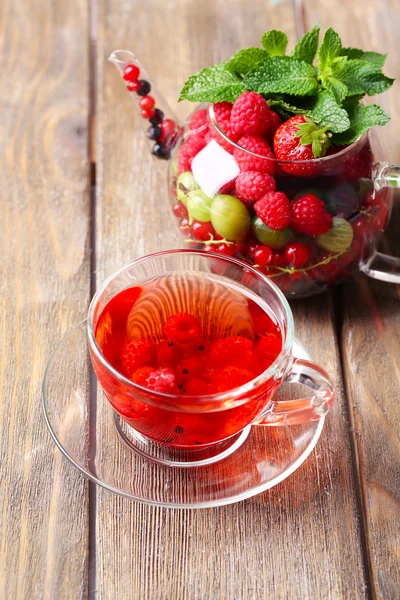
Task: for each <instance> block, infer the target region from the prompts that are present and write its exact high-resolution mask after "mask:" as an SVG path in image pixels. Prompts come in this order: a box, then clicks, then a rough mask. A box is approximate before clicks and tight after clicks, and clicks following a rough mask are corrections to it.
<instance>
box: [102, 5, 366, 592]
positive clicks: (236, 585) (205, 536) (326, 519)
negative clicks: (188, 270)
mask: <svg viewBox="0 0 400 600" xmlns="http://www.w3.org/2000/svg"><path fill="white" fill-rule="evenodd" d="M99 27H100V29H99V51H98V55H99V63H98V76H99V85H98V91H99V95H98V115H99V124H98V125H99V129H98V146H97V159H98V172H99V176H100V182H99V184H100V185H99V195H98V205H97V276H98V283H100V281H101V280H102V279H103V278H104V277H105V276H106V275H109V274H110V273H111V272H112V271H114V270H115V269H116V268H118V267H120V266H121V265H122V264H124V263H126V262H128V261H129V260H131V259H132V258H134V257H136V256H138V255H140V254H143V253H148V252H152V251H154V250H160V249H162V248H168V247H174V246H177V245H178V244H179V245H180V244H181V241H180V238H179V237H177V235H176V233H175V232H174V231H171V228H170V225H169V223H170V220H169V216H168V210H169V208H168V206H167V202H166V199H165V177H166V173H165V172H163V171H161V170H159V169H158V168H157V164H156V163H155V162H152V160H151V159H150V157H149V156H148V154H147V146H146V142H145V140H144V138H143V136H142V134H141V131H140V124H139V122H138V119H137V118H136V117H135V114H134V112H133V109H132V107H131V104H130V102H129V98H128V97H127V94H126V91H125V89H124V87H123V86H122V84H121V81H120V80H119V78H118V76H117V75H116V73H115V72H114V69H113V68H112V67H110V66H109V65H108V64H107V63H106V62H105V60H106V57H107V56H108V55H109V53H110V52H111V51H112V50H113V49H115V48H123V47H126V48H130V49H132V50H134V52H135V53H136V54H137V55H138V56H139V57H140V59H141V61H142V63H143V64H144V66H145V67H146V69H147V70H148V71H149V72H150V73H151V74H152V75H153V77H154V79H155V80H156V81H157V84H158V86H159V88H160V89H161V90H162V91H163V92H164V94H165V96H166V98H167V99H168V100H169V101H170V102H171V103H173V102H175V99H176V98H177V97H178V92H179V89H180V85H181V84H182V82H183V81H184V79H185V78H186V77H187V76H188V75H189V74H191V73H192V72H194V71H195V70H198V69H199V68H201V67H204V66H207V65H209V64H211V63H213V62H216V61H220V60H223V59H226V58H227V57H229V56H230V55H231V54H232V53H233V52H234V51H235V50H236V49H237V48H238V47H242V46H248V45H254V44H256V43H258V40H259V39H260V37H261V34H262V32H263V31H264V30H265V29H267V28H274V27H275V28H280V27H282V28H283V27H284V29H285V30H286V31H287V32H288V33H289V37H290V38H291V40H292V42H293V41H294V39H295V36H296V32H295V22H294V12H293V6H292V3H291V2H288V1H286V2H280V3H275V2H261V0H260V1H258V0H257V1H253V2H250V3H244V2H242V1H241V0H224V1H223V0H218V1H217V2H214V1H211V0H205V1H204V2H201V3H199V2H198V1H196V0H169V1H167V2H163V3H160V2H158V1H156V0H150V1H149V2H147V3H146V4H145V5H143V3H141V2H139V1H136V0H129V1H128V2H126V1H125V2H122V0H112V1H111V0H108V1H106V0H103V1H102V2H100V14H99ZM149 32H157V34H156V35H153V34H151V35H150V34H149ZM189 110H190V107H189V105H188V104H187V103H182V104H181V105H180V106H179V107H178V112H179V115H180V116H181V117H183V116H186V115H187V113H188V112H189ZM294 312H295V317H296V324H297V334H298V336H299V338H300V340H301V341H303V342H304V343H305V344H306V346H307V348H308V349H309V351H310V352H311V354H312V355H313V357H314V358H315V359H316V360H317V361H320V362H321V364H323V365H324V366H326V368H327V369H328V370H329V371H330V372H331V373H332V375H333V376H334V377H335V378H336V381H337V384H338V389H339V394H338V401H337V403H336V406H335V408H334V410H333V412H332V414H331V415H330V416H329V418H328V422H327V427H326V429H325V431H324V433H323V436H322V438H321V441H320V443H319V445H318V447H317V450H316V452H314V453H313V455H312V457H311V458H310V459H309V460H308V461H307V463H306V464H305V465H303V467H302V468H301V469H299V470H298V471H297V472H296V473H295V474H294V475H293V476H292V477H291V478H290V479H289V480H288V481H286V482H284V483H283V484H281V485H280V486H278V487H277V488H275V489H274V490H273V491H271V492H268V493H265V494H263V495H261V496H258V497H255V498H253V499H251V500H249V501H246V502H242V503H240V504H237V505H233V506H228V507H224V508H220V509H210V510H200V511H197V512H194V511H193V512H191V511H183V510H175V511H173V510H165V509H158V508H154V507H149V506H143V505H140V504H135V503H132V502H130V501H127V500H124V499H121V498H118V497H115V496H112V495H111V494H109V493H107V492H104V491H103V490H98V492H97V557H98V560H97V568H96V583H95V589H96V590H97V593H98V595H99V597H101V598H109V597H117V598H125V597H126V598H138V599H139V598H140V600H150V599H151V600H153V599H157V600H164V599H165V600H171V599H179V600H186V599H187V600H210V599H211V598H221V599H224V600H234V599H235V600H236V599H241V598H243V599H244V598H246V600H247V599H265V598H274V599H280V598H282V599H285V600H286V599H291V598H292V599H295V598H296V599H297V598H307V599H308V598H310V599H311V598H313V599H314V598H315V599H317V598H331V599H337V598H343V599H346V600H347V599H351V598H354V599H358V598H363V597H364V596H365V594H366V591H365V578H364V570H363V562H362V554H361V542H360V532H359V529H358V515H357V506H356V499H355V493H354V482H353V479H352V469H351V454H350V443H349V442H350V437H349V425H348V422H347V418H346V414H347V412H346V408H345V406H344V401H343V394H342V390H341V378H340V366H339V359H338V352H337V341H336V339H335V333H334V331H335V328H334V321H333V310H332V306H331V300H330V298H329V297H328V296H326V295H325V296H321V297H320V298H316V299H314V300H308V301H306V302H304V303H300V302H299V303H296V304H295V305H294ZM98 418H99V424H100V425H101V426H103V428H104V431H105V432H106V436H107V438H109V437H110V436H111V434H112V432H111V430H110V429H107V428H108V427H109V425H108V423H107V419H106V415H101V414H100V415H99V416H98ZM104 468H107V466H106V465H105V466H104ZM110 468H111V466H110Z"/></svg>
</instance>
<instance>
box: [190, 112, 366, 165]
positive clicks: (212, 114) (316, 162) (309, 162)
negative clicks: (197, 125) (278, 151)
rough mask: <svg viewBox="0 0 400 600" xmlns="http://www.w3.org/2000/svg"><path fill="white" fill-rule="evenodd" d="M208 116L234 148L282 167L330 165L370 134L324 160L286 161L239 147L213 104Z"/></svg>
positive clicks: (325, 157)
mask: <svg viewBox="0 0 400 600" xmlns="http://www.w3.org/2000/svg"><path fill="white" fill-rule="evenodd" d="M196 110H197V109H196ZM193 112H196V111H193ZM208 116H209V118H210V121H211V123H212V125H213V127H215V129H216V130H217V131H218V133H219V134H220V135H221V137H223V138H224V140H225V141H227V142H228V143H229V144H231V145H232V146H234V148H238V149H239V150H241V151H242V152H247V153H248V154H251V155H252V156H256V157H257V158H262V159H263V160H269V161H271V162H273V163H278V164H282V165H285V164H286V165H293V164H296V165H319V164H321V163H324V164H326V163H329V161H332V162H333V161H334V160H335V159H337V158H342V157H344V156H345V155H346V154H348V153H349V152H350V151H351V150H353V149H354V148H355V147H356V146H358V144H360V143H361V141H363V140H364V139H366V138H367V136H368V132H366V133H364V134H363V135H361V136H360V137H358V138H357V139H356V140H354V142H352V143H351V144H349V145H348V146H346V147H345V148H343V150H339V152H335V154H330V155H329V156H323V157H322V158H312V159H310V160H286V159H285V160H282V159H279V158H275V156H273V157H272V158H271V157H269V156H263V155H262V154H257V152H252V151H251V150H248V149H247V148H243V147H242V146H239V144H237V143H236V142H234V141H233V140H231V138H230V137H228V136H227V135H226V133H224V132H223V131H222V129H221V128H220V126H219V125H218V123H217V120H216V118H215V112H214V104H212V103H209V104H208Z"/></svg>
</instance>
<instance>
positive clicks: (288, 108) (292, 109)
mask: <svg viewBox="0 0 400 600" xmlns="http://www.w3.org/2000/svg"><path fill="white" fill-rule="evenodd" d="M267 104H268V106H269V107H270V108H272V109H273V110H275V111H276V112H277V113H278V114H279V116H281V117H283V118H287V117H291V116H293V115H305V116H310V115H311V110H309V109H307V108H303V107H301V106H294V105H293V104H290V103H289V102H286V101H285V100H280V99H275V98H271V99H269V100H267Z"/></svg>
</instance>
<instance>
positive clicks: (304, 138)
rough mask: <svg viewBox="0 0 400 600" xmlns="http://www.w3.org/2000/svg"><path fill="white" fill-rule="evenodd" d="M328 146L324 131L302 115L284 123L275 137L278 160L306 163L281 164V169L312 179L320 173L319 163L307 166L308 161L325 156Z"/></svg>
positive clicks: (275, 150) (275, 151) (327, 138)
mask: <svg viewBox="0 0 400 600" xmlns="http://www.w3.org/2000/svg"><path fill="white" fill-rule="evenodd" d="M317 132H318V134H317ZM328 145H329V137H328V135H327V133H326V132H325V131H324V129H318V126H317V125H315V124H314V123H312V122H311V121H310V120H307V119H306V118H305V117H303V116H302V115H295V116H294V117H291V118H290V119H288V120H287V121H285V122H284V123H282V125H281V126H280V127H278V129H277V130H276V132H275V135H274V153H275V156H276V158H277V159H279V160H291V161H295V162H296V161H305V162H300V163H299V164H297V165H296V164H285V163H281V164H280V165H279V167H280V169H281V170H282V171H284V172H285V173H290V174H291V175H297V176H300V177H311V176H315V175H316V174H317V173H318V171H319V165H318V163H314V162H312V163H310V164H307V161H312V160H313V159H314V158H318V157H320V156H323V155H324V153H325V151H326V148H327V147H328Z"/></svg>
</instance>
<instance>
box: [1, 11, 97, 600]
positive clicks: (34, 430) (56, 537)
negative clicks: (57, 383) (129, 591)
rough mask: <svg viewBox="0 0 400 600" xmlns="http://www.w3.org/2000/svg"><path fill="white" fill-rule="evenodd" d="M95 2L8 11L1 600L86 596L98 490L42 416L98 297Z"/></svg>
mask: <svg viewBox="0 0 400 600" xmlns="http://www.w3.org/2000/svg"><path fill="white" fill-rule="evenodd" d="M87 28H88V15H87V5H86V2H85V1H83V0H72V1H71V2H68V3H58V2H52V1H51V0H27V1H26V2H13V1H11V0H3V1H2V3H1V7H0V46H1V61H0V108H1V127H0V206H1V208H0V214H1V235H0V252H1V257H2V258H1V267H0V272H1V276H0V302H1V310H0V507H1V508H0V598H2V599H8V598H10V599H11V598H13V599H14V598H32V599H39V598H40V599H42V598H57V599H60V598H65V599H66V598H68V599H71V598H74V599H75V598H81V597H83V596H85V594H86V587H87V531H88V529H87V515H88V504H87V485H86V483H85V482H84V480H83V479H82V477H81V476H80V475H79V474H78V473H77V472H75V471H74V469H73V468H72V466H71V465H69V463H67V461H66V460H65V459H63V458H62V456H61V454H60V452H59V451H58V450H57V449H56V447H55V445H54V443H53V442H52V441H51V439H50V436H49V433H48V431H47V428H46V426H45V423H44V419H43V415H42V408H41V400H40V394H41V383H42V378H43V372H44V369H45V365H46V362H47V360H48V358H49V355H50V352H51V351H52V349H53V348H54V347H55V345H56V344H57V343H58V341H59V340H60V338H61V337H62V335H63V334H64V333H65V332H66V331H67V329H68V328H69V327H71V326H72V325H73V324H75V323H77V322H79V321H80V320H81V319H82V318H83V317H84V315H85V312H86V310H87V304H88V299H89V293H90V290H89V286H90V269H89V254H88V232H89V193H88V159H87V146H88V142H87V123H88V111H89V108H88V57H87Z"/></svg>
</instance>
